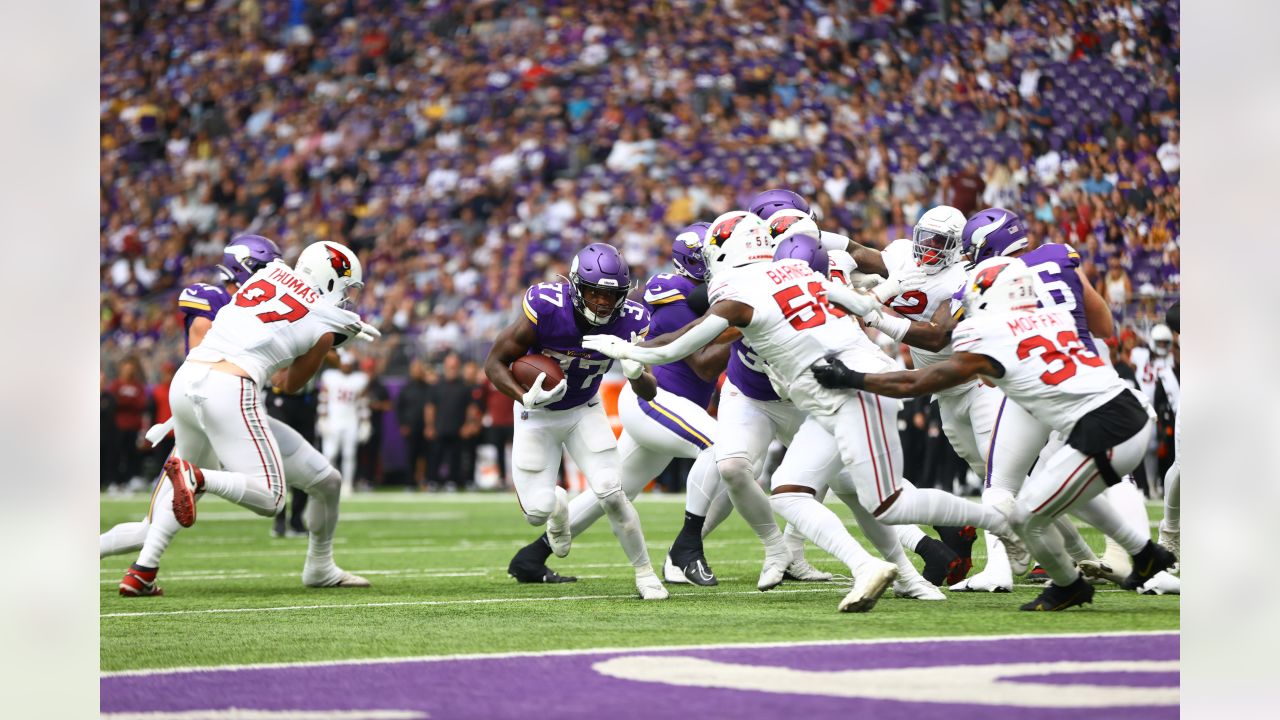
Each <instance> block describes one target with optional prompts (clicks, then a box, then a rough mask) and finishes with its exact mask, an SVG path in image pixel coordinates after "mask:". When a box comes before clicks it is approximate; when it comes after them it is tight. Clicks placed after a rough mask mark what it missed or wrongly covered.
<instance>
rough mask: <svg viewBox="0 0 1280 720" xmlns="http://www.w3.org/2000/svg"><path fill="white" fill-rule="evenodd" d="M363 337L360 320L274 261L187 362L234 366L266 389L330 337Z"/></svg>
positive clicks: (217, 321) (255, 276)
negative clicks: (281, 372) (278, 372)
mask: <svg viewBox="0 0 1280 720" xmlns="http://www.w3.org/2000/svg"><path fill="white" fill-rule="evenodd" d="M358 332H360V316H359V315H356V314H355V313H353V312H349V311H347V310H343V309H341V308H338V307H336V306H334V305H332V304H330V303H328V302H324V301H321V300H320V295H319V293H317V292H316V291H315V290H314V289H313V288H312V287H311V286H310V285H309V284H308V283H307V282H305V281H304V280H303V279H302V278H300V277H299V276H298V275H296V274H294V272H293V270H292V269H291V268H289V266H288V265H285V264H284V263H280V262H273V263H271V264H269V265H267V266H266V267H264V268H262V269H261V270H259V271H258V272H256V273H254V274H253V276H252V277H250V278H249V279H248V280H247V281H245V283H244V285H242V286H241V287H240V290H239V291H237V292H236V294H235V295H233V296H232V298H231V302H229V303H227V306H226V307H224V308H222V310H221V311H220V312H219V313H218V315H217V317H215V318H214V320H213V325H212V326H211V327H210V328H209V332H208V334H207V335H205V336H204V341H203V342H201V343H200V344H199V345H198V346H196V347H195V348H194V349H192V350H191V352H190V353H189V354H188V355H187V357H188V358H189V359H191V360H199V361H201V362H209V363H213V362H218V361H219V360H227V361H230V362H233V363H235V364H236V365H238V366H239V367H240V368H241V369H243V370H244V371H246V372H248V373H249V375H250V376H252V377H253V379H254V381H256V382H257V383H258V384H259V385H265V384H266V383H267V381H268V380H269V379H270V378H271V375H272V373H274V372H275V371H276V370H279V369H280V368H282V367H285V366H287V365H289V364H290V363H292V362H293V361H294V359H296V358H297V357H298V356H300V355H302V354H304V353H306V352H307V351H308V350H310V349H311V348H313V347H315V344H316V342H318V341H319V340H320V338H321V337H323V336H324V335H325V333H337V334H339V335H345V336H348V337H350V336H353V335H355V334H356V333H358Z"/></svg>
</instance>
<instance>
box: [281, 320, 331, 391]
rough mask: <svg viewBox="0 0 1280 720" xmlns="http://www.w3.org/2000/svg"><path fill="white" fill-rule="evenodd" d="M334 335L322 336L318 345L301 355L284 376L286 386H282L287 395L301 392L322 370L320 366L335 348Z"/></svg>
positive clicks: (317, 342) (326, 334)
mask: <svg viewBox="0 0 1280 720" xmlns="http://www.w3.org/2000/svg"><path fill="white" fill-rule="evenodd" d="M333 339H334V334H333V333H325V334H324V335H322V336H320V339H319V340H318V341H316V344H315V345H314V346H312V348H311V349H310V350H308V351H307V352H306V353H304V354H302V355H300V356H299V357H298V358H297V359H295V360H294V361H293V364H292V365H290V366H289V369H288V370H287V371H285V374H284V384H283V385H281V386H280V387H281V389H283V390H284V391H285V392H286V393H289V394H293V393H296V392H298V391H299V390H301V389H302V388H303V387H304V386H305V385H306V384H307V382H308V381H309V380H311V376H312V375H315V374H316V371H317V370H319V369H320V364H321V363H323V362H324V358H325V356H326V355H328V354H329V350H330V349H332V348H333Z"/></svg>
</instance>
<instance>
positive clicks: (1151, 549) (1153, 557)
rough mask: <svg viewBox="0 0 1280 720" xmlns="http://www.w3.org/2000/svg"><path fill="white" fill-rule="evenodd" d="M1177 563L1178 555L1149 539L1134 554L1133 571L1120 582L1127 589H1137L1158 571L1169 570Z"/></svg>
mask: <svg viewBox="0 0 1280 720" xmlns="http://www.w3.org/2000/svg"><path fill="white" fill-rule="evenodd" d="M1177 563H1178V556H1177V555H1174V554H1173V553H1171V552H1169V550H1168V548H1166V547H1164V546H1163V545H1157V544H1155V543H1153V542H1151V541H1150V540H1148V541H1147V546H1146V547H1144V548H1142V550H1141V551H1140V552H1139V553H1138V554H1137V555H1134V556H1133V572H1131V573H1129V577H1127V578H1125V579H1124V580H1123V581H1122V582H1121V583H1120V587H1122V588H1124V589H1125V590H1137V589H1138V588H1140V587H1142V586H1143V585H1146V584H1147V581H1148V580H1150V579H1151V578H1153V577H1155V575H1156V573H1159V572H1160V571H1161V570H1168V569H1169V568H1171V567H1173V566H1174V565H1176V564H1177Z"/></svg>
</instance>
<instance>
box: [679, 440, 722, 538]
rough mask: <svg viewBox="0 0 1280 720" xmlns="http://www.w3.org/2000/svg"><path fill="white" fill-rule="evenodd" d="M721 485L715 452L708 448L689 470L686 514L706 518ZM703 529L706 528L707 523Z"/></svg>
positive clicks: (686, 487) (699, 455)
mask: <svg viewBox="0 0 1280 720" xmlns="http://www.w3.org/2000/svg"><path fill="white" fill-rule="evenodd" d="M721 485H722V483H721V482H720V472H719V471H718V470H716V457H715V451H714V450H712V449H711V448H707V449H706V450H703V451H702V452H700V453H698V457H697V458H695V459H694V461H693V467H692V468H690V470H689V478H688V480H686V481H685V500H684V509H685V512H687V513H690V514H692V515H697V516H698V517H704V518H705V517H706V516H707V513H708V512H709V511H710V509H711V502H712V500H714V499H715V497H716V495H717V494H719V492H720V488H721ZM703 527H704V528H705V527H706V524H705V523H704V524H703Z"/></svg>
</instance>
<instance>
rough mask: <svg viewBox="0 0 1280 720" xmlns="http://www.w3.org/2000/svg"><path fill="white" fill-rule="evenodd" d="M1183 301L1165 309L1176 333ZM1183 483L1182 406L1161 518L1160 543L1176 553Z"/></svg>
mask: <svg viewBox="0 0 1280 720" xmlns="http://www.w3.org/2000/svg"><path fill="white" fill-rule="evenodd" d="M1180 305H1181V303H1177V302H1175V303H1174V304H1173V305H1171V306H1170V307H1169V309H1168V310H1167V311H1165V314H1164V317H1165V324H1166V325H1167V326H1168V327H1169V328H1170V329H1171V330H1172V331H1173V332H1175V333H1181V332H1182V331H1181V330H1180V329H1179V328H1181V327H1182V324H1181V319H1182V310H1181V307H1180ZM1181 483H1182V408H1181V407H1179V408H1178V413H1177V415H1174V417H1173V464H1172V465H1170V466H1169V470H1168V471H1167V472H1165V474H1164V518H1163V519H1162V520H1160V544H1161V545H1163V546H1165V547H1167V548H1169V551H1170V552H1172V553H1173V554H1174V555H1179V556H1180V555H1181V553H1180V552H1179V547H1178V546H1179V540H1180V536H1181V534H1182V529H1181V525H1180V524H1179V509H1178V500H1179V495H1180V488H1179V485H1181Z"/></svg>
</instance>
